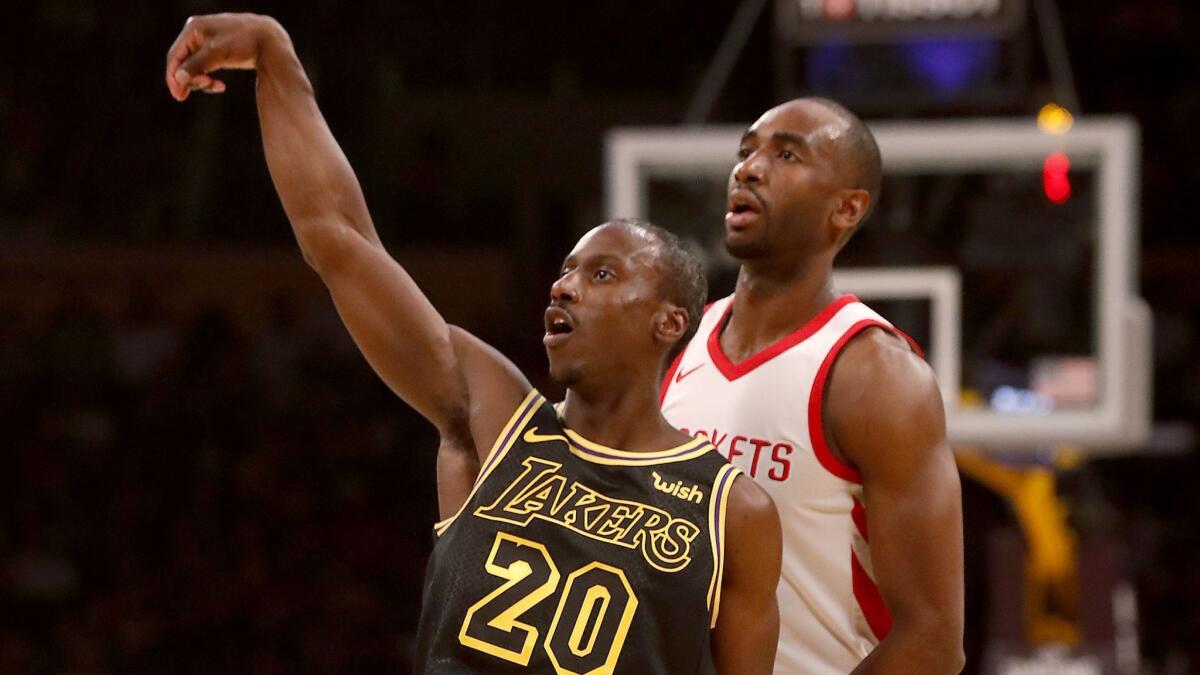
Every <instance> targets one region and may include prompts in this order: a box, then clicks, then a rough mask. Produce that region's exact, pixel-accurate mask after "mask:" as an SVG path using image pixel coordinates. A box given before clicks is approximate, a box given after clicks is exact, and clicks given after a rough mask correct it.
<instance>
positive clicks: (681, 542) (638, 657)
mask: <svg viewBox="0 0 1200 675" xmlns="http://www.w3.org/2000/svg"><path fill="white" fill-rule="evenodd" d="M738 473H739V471H738V469H736V468H735V467H733V466H732V465H730V464H729V463H728V462H726V460H725V458H724V457H722V456H721V455H720V454H718V453H717V452H716V451H715V450H713V448H712V446H711V445H710V444H709V443H708V441H707V440H705V439H703V438H700V439H697V440H694V441H691V442H689V443H686V444H684V445H681V446H679V447H676V448H672V449H670V450H663V451H659V452H652V453H635V452H623V451H620V450H614V449H612V448H606V447H604V446H601V445H597V444H595V443H591V442H589V441H588V440H586V439H584V438H582V437H580V436H579V435H578V434H576V433H574V432H573V431H571V430H570V429H566V428H564V426H563V424H562V422H561V421H560V420H559V418H558V415H557V413H556V411H555V410H554V407H553V406H552V405H550V403H548V402H547V401H546V399H545V398H543V397H542V396H541V395H540V394H538V392H537V391H536V390H535V391H532V392H530V394H529V396H528V397H526V399H525V401H524V402H523V403H522V404H521V406H520V407H519V408H518V409H517V412H516V413H515V414H514V415H513V417H512V419H510V420H509V422H508V425H507V426H506V427H505V429H504V431H502V432H501V434H500V438H498V439H497V440H496V444H495V446H494V447H493V448H492V452H491V454H490V455H489V456H488V459H487V461H486V462H485V463H484V465H483V467H482V469H481V470H480V472H479V478H478V479H477V480H476V482H475V487H474V489H473V490H472V492H471V494H470V496H469V497H468V498H467V501H466V503H465V504H464V505H463V507H462V509H461V510H460V511H459V512H458V513H457V514H455V515H454V516H452V517H450V518H448V519H446V520H444V521H442V522H441V523H438V524H437V525H435V526H434V529H435V532H436V533H437V535H438V540H437V543H436V544H435V545H434V549H433V554H432V556H431V557H430V559H429V566H428V568H427V572H426V584H425V597H424V608H423V610H422V613H421V625H420V629H419V631H418V635H417V654H416V660H417V663H418V665H417V672H418V673H429V674H435V673H436V674H441V673H580V674H582V673H597V674H601V673H630V674H636V675H654V674H658V673H662V674H664V675H681V674H684V673H688V674H690V673H712V672H714V670H713V662H712V655H711V648H710V645H709V631H710V630H711V628H712V626H714V625H715V623H716V616H717V612H718V610H719V602H720V590H721V574H722V569H723V566H722V559H723V555H724V541H723V537H724V520H725V508H726V503H727V500H728V497H729V491H730V488H731V486H732V485H733V481H734V479H735V478H736V477H737V475H738Z"/></svg>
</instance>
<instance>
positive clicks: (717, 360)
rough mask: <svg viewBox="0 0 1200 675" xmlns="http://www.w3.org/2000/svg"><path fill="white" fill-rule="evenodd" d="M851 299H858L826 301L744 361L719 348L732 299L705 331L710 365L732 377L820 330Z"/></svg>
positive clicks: (771, 357)
mask: <svg viewBox="0 0 1200 675" xmlns="http://www.w3.org/2000/svg"><path fill="white" fill-rule="evenodd" d="M852 302H858V298H856V297H854V296H853V295H843V296H842V297H840V298H838V299H837V300H834V301H833V302H831V303H829V304H828V305H827V306H826V307H825V309H822V310H821V311H820V312H819V313H818V314H817V315H816V316H814V317H813V318H812V319H810V320H809V321H808V323H806V324H804V325H803V326H801V327H799V328H797V329H796V330H794V331H792V332H791V333H790V334H788V335H786V336H784V337H782V338H780V339H779V340H777V341H776V342H775V343H774V344H771V345H768V346H766V347H764V348H763V349H761V350H759V351H758V352H757V353H755V354H752V355H750V356H749V357H747V358H746V359H745V360H744V361H741V362H740V363H734V362H733V361H732V360H730V358H729V357H728V356H726V355H725V350H724V349H722V348H721V327H722V326H724V325H725V322H726V321H727V320H728V319H729V313H730V312H731V311H732V310H733V302H732V301H731V302H730V303H729V304H728V305H727V306H726V307H725V314H723V315H722V316H721V318H720V320H719V321H717V323H716V325H715V326H714V327H713V329H712V332H711V333H709V334H708V354H709V356H711V357H712V360H713V364H715V365H716V366H717V370H719V371H721V374H722V375H724V376H725V379H727V380H731V381H732V380H736V379H738V378H739V377H741V376H743V375H745V374H746V373H749V372H750V371H752V370H754V369H755V368H757V367H759V366H761V365H762V364H764V363H766V362H767V361H770V360H771V359H773V358H775V357H776V356H779V355H780V354H782V353H784V352H786V351H787V350H789V349H791V348H792V347H795V346H796V345H798V344H800V343H801V342H804V341H805V340H807V339H808V338H809V337H811V336H812V335H813V333H816V332H817V331H819V330H821V328H822V327H823V326H824V325H825V324H827V323H829V320H830V319H832V318H833V316H834V315H835V314H837V313H838V310H840V309H841V308H843V307H845V306H846V305H848V304H850V303H852Z"/></svg>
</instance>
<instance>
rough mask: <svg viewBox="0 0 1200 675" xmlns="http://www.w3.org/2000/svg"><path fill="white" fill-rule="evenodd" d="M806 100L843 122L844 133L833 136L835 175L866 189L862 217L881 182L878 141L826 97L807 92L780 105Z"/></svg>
mask: <svg viewBox="0 0 1200 675" xmlns="http://www.w3.org/2000/svg"><path fill="white" fill-rule="evenodd" d="M795 104H800V105H803V104H808V105H819V106H821V107H823V108H825V109H826V110H828V111H829V112H831V113H833V115H834V116H836V117H837V118H838V119H839V120H841V121H842V122H843V123H844V124H845V125H846V127H845V133H843V134H840V135H839V136H838V137H837V138H836V139H835V143H836V144H837V159H838V163H837V166H838V173H839V174H840V176H839V178H840V180H841V181H842V182H843V184H844V186H845V187H849V188H856V189H860V190H866V191H867V193H868V194H870V195H871V206H870V208H869V209H868V211H867V214H866V215H864V216H863V220H866V219H867V216H869V215H870V212H871V211H873V210H875V204H876V203H878V201H879V191H880V189H881V188H882V182H883V158H882V157H881V155H880V154H879V145H878V144H877V143H876V142H875V135H874V134H872V133H871V130H870V129H868V128H867V125H866V124H863V121H862V120H861V119H859V118H858V115H855V114H854V113H852V112H850V111H849V110H848V109H847V108H846V107H845V106H843V105H842V104H840V103H838V102H837V101H832V100H830V99H827V98H821V97H818V96H811V97H805V98H798V99H794V100H792V101H789V102H788V103H785V104H784V105H785V106H786V105H795Z"/></svg>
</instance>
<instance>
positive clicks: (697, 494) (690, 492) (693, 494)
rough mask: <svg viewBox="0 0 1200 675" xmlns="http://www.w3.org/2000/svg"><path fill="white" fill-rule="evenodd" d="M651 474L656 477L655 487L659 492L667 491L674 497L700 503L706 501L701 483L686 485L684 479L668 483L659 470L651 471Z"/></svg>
mask: <svg viewBox="0 0 1200 675" xmlns="http://www.w3.org/2000/svg"><path fill="white" fill-rule="evenodd" d="M650 475H651V476H652V477H653V478H654V489H655V490H658V491H659V492H665V493H667V494H669V495H671V496H672V497H679V498H680V499H682V500H684V501H685V502H695V503H697V504H699V503H700V502H702V501H704V492H702V491H701V490H700V486H699V485H688V486H686V487H685V486H684V485H683V481H682V480H677V481H675V482H674V483H668V482H667V481H665V480H663V477H662V476H660V475H658V472H657V471H651V472H650Z"/></svg>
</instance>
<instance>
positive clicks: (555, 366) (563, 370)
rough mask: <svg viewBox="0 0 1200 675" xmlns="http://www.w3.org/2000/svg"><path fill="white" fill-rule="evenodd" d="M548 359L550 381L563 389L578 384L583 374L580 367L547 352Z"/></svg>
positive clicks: (575, 363) (569, 360)
mask: <svg viewBox="0 0 1200 675" xmlns="http://www.w3.org/2000/svg"><path fill="white" fill-rule="evenodd" d="M547 356H549V358H550V379H551V380H553V381H554V382H555V383H557V384H559V385H560V386H563V387H570V386H573V385H575V384H576V383H578V382H579V380H580V379H581V377H582V374H583V368H582V367H581V365H580V364H579V363H577V362H575V361H573V360H571V359H568V358H565V357H563V356H562V355H555V354H554V353H553V352H551V351H550V350H547Z"/></svg>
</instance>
